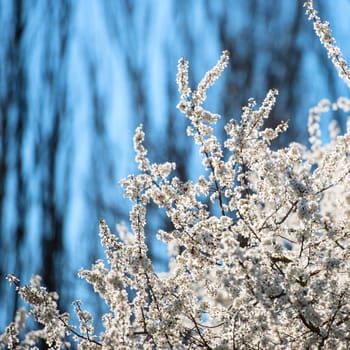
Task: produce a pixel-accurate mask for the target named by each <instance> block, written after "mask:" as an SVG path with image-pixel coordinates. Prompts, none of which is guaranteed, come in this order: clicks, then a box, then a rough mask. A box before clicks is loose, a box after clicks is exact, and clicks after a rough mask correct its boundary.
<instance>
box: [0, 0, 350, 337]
mask: <svg viewBox="0 0 350 350" xmlns="http://www.w3.org/2000/svg"><path fill="white" fill-rule="evenodd" d="M302 3H303V1H302V0H301V1H287V0H285V1H275V0H244V1H239V0H217V1H214V0H133V1H132V0H59V1H54V0H0V43H1V45H0V333H2V332H3V330H4V329H5V325H6V324H7V323H8V322H10V320H12V318H13V315H14V312H15V310H16V309H17V308H18V306H19V305H20V303H21V302H20V300H19V299H18V298H17V296H16V294H15V293H14V290H13V287H10V286H9V285H8V283H7V281H5V275H6V274H7V273H14V274H16V276H17V277H19V278H20V279H21V281H22V282H23V283H28V282H29V279H30V277H31V275H33V274H41V275H42V276H43V283H44V284H45V285H46V286H47V287H48V289H50V290H56V291H58V292H59V294H60V295H61V298H60V307H61V308H62V310H68V309H69V308H70V306H69V305H70V302H71V301H72V300H73V299H76V298H80V299H83V300H84V301H85V303H86V305H87V307H88V308H89V309H90V311H92V312H93V313H94V314H96V315H98V314H99V312H101V311H102V310H103V305H102V303H101V301H99V300H98V299H97V298H95V297H93V296H91V295H92V294H93V292H92V291H91V289H90V286H89V285H87V284H86V283H85V282H84V281H80V280H78V279H77V278H76V273H77V271H78V270H79V268H80V267H85V268H89V267H90V266H91V263H92V262H93V261H94V260H96V259H97V258H102V257H103V248H102V247H101V245H100V242H99V237H98V221H99V219H101V218H104V219H105V220H106V221H107V223H108V224H109V225H110V226H111V228H112V230H113V231H115V224H116V223H118V222H120V221H125V222H127V221H128V210H129V208H130V203H129V202H128V201H127V200H126V199H124V198H123V193H122V191H121V189H120V187H119V185H118V181H119V180H120V179H122V178H124V177H126V176H127V175H128V174H130V173H135V172H136V171H137V169H136V166H135V164H134V152H133V148H132V136H133V133H134V130H135V128H136V127H137V125H138V124H140V123H143V124H144V126H145V131H146V145H147V147H148V148H149V156H150V158H151V160H152V161H155V162H163V161H167V160H169V161H175V162H177V165H178V167H177V173H176V174H177V176H179V177H180V178H182V179H187V178H194V177H195V176H197V174H198V173H200V172H201V165H200V159H199V158H198V157H197V155H196V154H197V150H196V147H194V146H193V142H192V140H191V139H189V138H188V137H187V136H186V133H185V128H186V125H187V121H186V120H185V118H184V117H183V116H182V115H181V114H180V112H179V111H177V110H176V108H175V107H176V104H177V102H178V92H177V86H176V83H175V77H176V69H177V60H178V58H179V57H181V56H184V57H186V58H187V59H189V61H190V74H191V85H192V87H194V86H196V84H197V83H198V82H199V80H200V79H201V78H202V76H203V74H204V73H205V72H206V71H207V70H208V69H209V68H210V67H212V66H213V65H214V64H215V63H216V61H217V59H218V58H219V56H220V53H221V51H222V50H224V49H227V50H229V51H230V52H231V63H230V66H229V68H228V69H227V70H226V71H225V73H224V75H223V77H222V78H221V79H220V80H219V82H218V83H217V84H216V85H215V86H214V87H212V88H211V91H209V92H208V100H207V102H206V105H205V107H206V108H208V109H210V110H211V111H212V112H215V113H219V114H221V115H222V119H223V120H222V124H220V126H221V128H220V127H219V128H218V133H219V135H221V137H223V135H224V134H223V128H222V125H223V122H225V121H227V120H229V119H231V118H236V119H239V117H240V112H241V107H242V105H244V104H245V103H246V101H247V99H248V98H249V97H254V98H256V100H257V101H258V103H259V102H261V100H262V99H263V97H264V96H265V94H266V92H267V90H268V89H269V88H272V87H273V88H277V89H279V91H280V94H279V98H278V103H277V106H276V108H275V109H274V112H273V115H272V117H271V119H270V120H269V121H268V123H269V125H276V124H277V123H278V121H279V120H289V125H290V128H289V131H288V132H287V133H286V134H285V135H284V136H283V137H281V138H280V139H279V141H278V143H276V144H275V145H274V147H284V146H286V145H287V144H288V143H289V142H290V141H298V142H301V143H303V144H305V145H307V143H308V139H307V115H308V109H309V108H310V107H312V106H313V105H315V104H316V103H317V102H318V101H319V100H320V99H321V98H324V97H325V98H329V99H331V100H335V99H336V98H337V97H338V96H340V95H345V96H348V95H349V93H348V91H347V89H346V87H345V84H343V83H342V81H341V80H340V79H339V78H338V77H337V73H336V70H335V68H333V66H332V65H331V63H330V62H329V60H328V58H327V54H326V52H325V50H324V49H323V47H322V46H321V44H320V43H319V39H318V38H317V37H316V36H315V34H314V32H313V27H312V23H311V22H308V21H307V18H306V16H305V15H304V8H303V7H302ZM315 7H316V8H317V9H318V10H319V13H320V15H321V16H322V18H323V19H327V20H329V21H330V22H331V27H332V29H333V34H334V36H335V37H336V38H337V43H338V45H339V46H340V47H341V48H342V50H343V52H344V54H345V57H348V58H349V57H350V45H349V42H348V33H349V32H350V22H349V20H348V18H349V15H350V1H349V0H332V1H327V0H320V1H315ZM331 117H332V116H331V115H329V116H328V115H326V116H325V118H324V119H323V120H322V129H323V130H327V125H328V123H329V119H330V118H331ZM333 117H335V118H336V119H337V120H338V122H339V124H340V126H341V128H343V129H344V125H345V117H346V116H344V115H340V114H335V115H334V116H333ZM324 140H325V141H327V133H326V131H325V133H324ZM166 226H167V222H166V220H165V218H164V213H163V212H159V211H157V210H155V208H153V207H150V212H149V216H148V225H147V237H148V243H149V247H150V256H151V257H152V259H153V261H154V264H155V267H156V269H157V271H166V269H167V251H166V247H165V246H163V245H162V244H161V243H160V242H158V241H157V240H156V239H155V235H156V233H157V230H158V229H159V228H166Z"/></svg>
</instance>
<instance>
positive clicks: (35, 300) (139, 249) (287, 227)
mask: <svg viewBox="0 0 350 350" xmlns="http://www.w3.org/2000/svg"><path fill="white" fill-rule="evenodd" d="M305 6H306V8H307V13H308V15H309V18H310V19H311V20H312V21H313V23H314V28H315V31H316V33H317V35H318V36H319V37H320V39H321V42H322V43H323V44H324V46H325V47H326V48H327V50H328V52H329V56H330V57H331V58H332V61H333V62H334V64H335V66H336V67H337V68H338V70H339V73H340V75H341V76H342V77H343V78H344V80H345V81H346V82H347V84H348V85H350V84H349V81H350V79H349V78H350V73H349V72H350V71H349V68H348V67H347V65H346V62H345V60H344V59H343V57H342V54H341V52H340V50H339V49H338V48H337V47H336V46H335V41H334V39H333V38H332V35H331V33H330V30H329V26H328V23H323V22H321V20H320V18H319V17H318V16H317V13H316V11H315V10H314V9H313V5H312V1H307V2H306V3H305ZM228 60H229V55H228V52H226V51H224V52H223V53H222V55H221V57H220V59H219V61H218V62H217V64H216V65H215V66H214V67H213V68H212V69H211V70H209V71H208V72H207V73H206V74H205V76H204V78H203V79H202V81H201V82H200V83H199V84H198V86H197V88H196V89H195V90H191V89H190V87H189V84H188V69H189V64H188V62H187V61H186V60H185V59H180V60H179V64H178V75H177V83H178V86H179V91H180V94H181V100H180V102H179V104H178V108H179V109H180V111H181V112H182V113H183V114H184V115H185V116H186V118H188V120H189V122H190V126H189V127H188V129H187V133H188V135H190V136H192V137H193V139H194V141H195V143H196V144H198V145H199V153H200V155H201V156H202V159H203V161H202V163H203V167H204V175H202V176H200V177H199V178H198V180H197V181H195V182H192V181H187V182H183V181H180V179H179V178H177V177H175V176H171V172H172V171H173V170H174V169H175V164H173V163H163V164H155V163H151V162H150V160H149V159H148V158H147V150H146V149H145V147H144V145H143V141H144V133H143V131H142V126H140V127H138V128H137V130H136V133H135V137H134V147H135V151H136V161H137V164H138V168H139V171H140V173H139V174H138V175H130V176H129V177H128V178H127V179H124V180H122V181H121V184H122V186H123V187H124V189H125V195H126V197H128V198H129V199H130V200H132V201H133V202H134V206H133V207H132V209H131V212H130V222H131V232H129V231H128V229H127V227H126V226H124V225H118V227H117V228H118V234H119V235H118V237H117V236H116V235H114V234H112V233H111V232H110V230H109V228H108V227H107V225H106V223H105V222H104V221H101V222H100V237H101V241H102V244H103V245H104V247H105V253H106V262H104V261H102V260H98V261H97V262H96V263H95V264H94V265H93V266H92V268H91V270H85V269H82V270H81V271H80V272H79V277H81V278H84V279H85V280H86V281H87V282H88V283H90V284H91V285H92V286H93V288H94V290H95V292H97V293H98V294H99V296H100V297H101V299H103V300H104V302H105V303H106V305H107V307H108V309H109V312H108V313H106V314H105V315H104V316H103V317H102V322H103V326H104V331H103V333H101V334H99V335H96V334H95V331H94V328H93V322H92V316H91V315H90V314H89V313H88V312H87V311H84V309H83V307H82V302H81V301H75V302H74V303H73V304H74V309H75V311H76V313H77V316H78V318H79V322H80V329H77V328H75V327H74V326H72V325H71V321H70V315H69V314H68V313H61V312H60V311H59V310H58V308H57V299H58V295H57V294H56V293H50V292H48V291H47V290H46V289H45V288H44V287H42V286H41V284H40V277H38V276H35V277H33V278H32V280H31V282H30V284H28V285H24V286H21V284H20V281H19V280H18V279H17V278H16V277H15V276H13V275H10V276H8V279H9V280H10V281H11V282H12V283H13V284H14V285H15V288H16V289H17V291H18V293H19V294H20V295H21V297H22V298H23V299H24V300H25V301H26V302H27V303H28V304H29V305H30V311H29V313H28V312H27V311H25V310H24V309H20V310H19V311H18V313H17V315H16V318H15V320H14V322H12V323H11V324H10V325H9V326H8V327H7V329H6V331H5V333H4V334H3V335H2V336H1V338H0V344H1V345H2V347H7V348H10V349H15V348H16V349H29V348H33V347H34V346H35V345H36V344H37V343H38V341H39V340H40V339H43V340H44V341H45V342H46V343H47V344H48V346H49V347H52V348H56V349H60V348H64V347H68V346H69V342H70V341H75V342H76V343H77V344H78V348H79V349H185V348H189V349H196V348H205V349H272V348H277V349H286V348H290V349H304V348H305V349H313V348H315V349H316V348H319V349H321V348H325V349H348V348H349V347H350V303H349V297H350V295H349V294H350V276H349V269H350V265H349V255H350V247H349V243H348V236H349V234H350V226H349V222H350V155H349V149H350V148H349V147H350V123H348V126H347V131H346V133H345V134H344V135H342V136H340V135H339V132H338V129H337V127H336V125H335V124H334V123H332V124H331V126H330V136H331V141H330V143H329V144H328V145H322V143H321V134H320V126H319V120H320V116H321V114H322V113H324V112H327V111H330V110H337V109H342V110H344V111H345V112H348V111H350V100H348V99H346V98H339V99H338V101H337V102H335V103H330V102H329V101H326V100H323V101H321V102H320V103H319V104H318V105H317V106H316V107H314V108H312V109H311V110H310V115H309V124H308V129H309V135H310V144H311V147H310V149H307V148H305V147H303V146H302V145H300V144H297V143H292V144H290V146H289V147H288V148H285V149H279V150H272V149H271V146H270V143H271V141H272V140H273V139H275V138H276V137H278V135H279V134H280V133H282V132H283V131H285V130H286V128H287V124H286V123H281V124H280V125H278V126H277V127H276V128H275V129H270V128H265V127H264V121H265V120H266V119H267V118H268V116H269V113H270V111H271V109H272V108H273V106H274V104H275V102H276V96H277V91H276V90H274V89H272V90H270V91H269V92H268V93H267V95H266V98H265V99H264V101H263V102H262V104H261V106H260V107H258V108H257V107H256V103H255V101H254V100H253V99H249V100H248V104H247V106H245V107H243V113H242V116H241V121H240V123H237V122H235V121H234V120H231V121H230V122H229V123H228V124H226V125H225V131H226V133H227V138H226V140H225V142H224V143H223V144H221V143H220V142H219V141H218V139H217V138H216V137H215V135H214V132H213V124H215V123H216V121H217V120H218V119H219V116H218V115H216V114H212V113H210V112H209V111H207V110H205V109H204V108H203V102H204V101H205V99H206V91H207V89H208V88H209V87H210V86H211V85H213V84H214V82H215V81H216V79H218V78H219V76H220V75H221V73H222V72H223V70H224V69H225V67H226V66H227V64H228ZM150 203H154V204H156V205H157V206H158V207H159V208H163V209H162V210H164V211H165V212H166V215H167V217H168V218H169V220H170V222H171V224H172V230H170V231H167V232H166V231H162V230H160V231H159V234H158V236H159V239H161V240H163V241H164V242H165V243H167V245H168V247H169V254H170V262H169V272H167V273H162V274H160V273H156V272H155V271H154V269H153V266H152V263H151V261H150V259H149V257H148V256H147V246H146V244H145V233H144V232H145V225H146V213H147V208H148V205H149V204H150ZM130 291H132V293H130ZM28 314H31V315H32V316H33V317H34V319H35V320H36V321H37V322H38V323H39V324H41V325H42V326H43V328H42V329H40V330H36V331H28V332H26V333H25V334H24V335H23V334H21V331H22V330H23V329H25V327H26V322H25V321H26V318H27V315H28ZM70 335H71V337H70Z"/></svg>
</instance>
